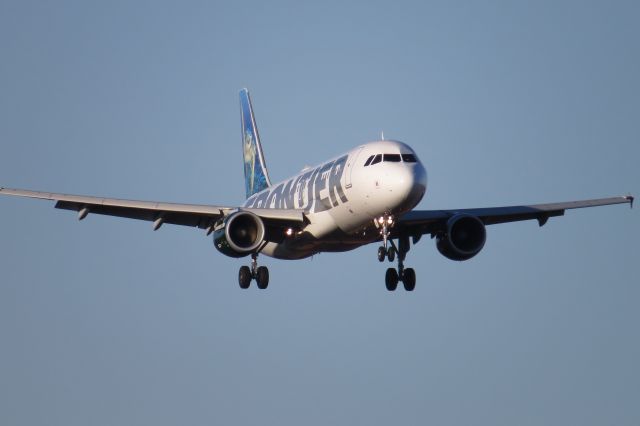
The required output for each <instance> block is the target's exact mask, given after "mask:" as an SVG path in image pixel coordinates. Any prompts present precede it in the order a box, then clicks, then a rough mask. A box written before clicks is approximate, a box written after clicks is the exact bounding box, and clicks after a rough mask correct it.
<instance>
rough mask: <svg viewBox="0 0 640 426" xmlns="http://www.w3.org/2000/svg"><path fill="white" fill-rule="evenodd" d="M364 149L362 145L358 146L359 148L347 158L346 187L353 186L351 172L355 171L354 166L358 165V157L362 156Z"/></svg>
mask: <svg viewBox="0 0 640 426" xmlns="http://www.w3.org/2000/svg"><path fill="white" fill-rule="evenodd" d="M363 149H364V147H363V146H361V147H360V148H358V150H357V151H356V152H355V153H353V154H351V155H350V156H349V158H348V159H347V170H346V172H347V173H345V176H346V177H345V185H344V186H345V188H351V174H352V173H353V168H354V167H355V165H356V162H357V161H358V157H360V153H361V152H362V150H363Z"/></svg>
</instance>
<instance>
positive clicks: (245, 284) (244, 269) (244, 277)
mask: <svg viewBox="0 0 640 426" xmlns="http://www.w3.org/2000/svg"><path fill="white" fill-rule="evenodd" d="M238 283H239V284H240V288H244V289H247V288H249V285H250V284H251V269H249V267H248V266H241V267H240V271H239V272H238Z"/></svg>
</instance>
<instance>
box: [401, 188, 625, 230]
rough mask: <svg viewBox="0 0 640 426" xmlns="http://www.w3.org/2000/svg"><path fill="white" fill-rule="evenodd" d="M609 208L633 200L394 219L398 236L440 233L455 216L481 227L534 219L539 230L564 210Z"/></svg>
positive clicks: (410, 214) (434, 213)
mask: <svg viewBox="0 0 640 426" xmlns="http://www.w3.org/2000/svg"><path fill="white" fill-rule="evenodd" d="M611 204H630V205H631V206H633V197H632V196H630V195H627V196H623V197H611V198H599V199H594V200H581V201H568V202H563V203H549V204H532V205H522V206H505V207H488V208H478V209H458V210H413V211H410V212H408V213H405V214H404V215H402V216H401V217H400V218H399V219H398V225H399V228H400V232H404V233H406V234H408V235H413V236H419V235H423V234H433V233H437V232H439V231H441V230H442V229H443V228H444V226H445V224H446V222H447V220H449V218H450V217H452V216H454V215H456V214H467V215H472V216H476V217H478V218H479V219H480V220H481V221H482V222H483V223H484V224H485V225H494V224H498V223H507V222H516V221H520V220H531V219H536V220H537V221H538V224H539V225H540V226H542V225H544V224H545V223H547V220H548V219H549V218H550V217H554V216H563V215H564V212H565V210H569V209H581V208H585V207H596V206H606V205H611Z"/></svg>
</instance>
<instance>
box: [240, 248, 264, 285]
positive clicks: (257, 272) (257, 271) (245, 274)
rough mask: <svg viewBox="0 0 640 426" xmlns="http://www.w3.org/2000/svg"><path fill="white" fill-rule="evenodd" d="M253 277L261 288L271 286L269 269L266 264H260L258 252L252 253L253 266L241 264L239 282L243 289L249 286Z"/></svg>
mask: <svg viewBox="0 0 640 426" xmlns="http://www.w3.org/2000/svg"><path fill="white" fill-rule="evenodd" d="M253 279H255V280H256V284H257V285H258V288H259V289H261V290H264V289H265V288H267V287H268V286H269V269H267V267H266V266H258V254H257V253H254V254H252V255H251V268H249V267H248V266H246V265H245V266H241V267H240V271H239V272H238V284H240V288H242V289H247V288H249V286H250V285H251V280H253Z"/></svg>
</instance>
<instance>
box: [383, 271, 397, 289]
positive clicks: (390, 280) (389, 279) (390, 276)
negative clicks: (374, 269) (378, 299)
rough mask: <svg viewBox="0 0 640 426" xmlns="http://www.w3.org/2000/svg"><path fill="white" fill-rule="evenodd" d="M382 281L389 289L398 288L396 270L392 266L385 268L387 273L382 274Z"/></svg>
mask: <svg viewBox="0 0 640 426" xmlns="http://www.w3.org/2000/svg"><path fill="white" fill-rule="evenodd" d="M384 283H385V285H386V286H387V290H389V291H394V290H395V289H396V288H398V271H396V270H395V269H394V268H389V269H387V273H386V274H385V276H384Z"/></svg>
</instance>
